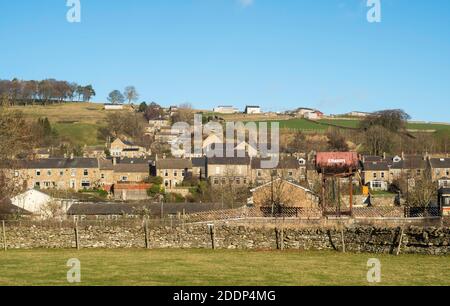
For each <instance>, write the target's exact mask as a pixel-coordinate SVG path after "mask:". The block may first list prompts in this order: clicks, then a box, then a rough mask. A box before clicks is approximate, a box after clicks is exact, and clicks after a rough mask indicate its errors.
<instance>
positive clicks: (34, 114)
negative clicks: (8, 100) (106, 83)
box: [13, 103, 107, 145]
mask: <svg viewBox="0 0 450 306" xmlns="http://www.w3.org/2000/svg"><path fill="white" fill-rule="evenodd" d="M13 109H16V110H20V111H22V112H23V113H24V114H25V115H26V116H27V117H29V118H32V119H36V120H37V119H38V118H40V117H47V118H48V119H49V120H50V123H51V124H52V126H53V127H55V128H56V130H57V131H58V133H59V135H60V136H61V137H62V139H63V140H68V141H71V142H72V143H74V144H77V145H85V144H86V145H97V144H102V143H104V141H103V140H99V139H97V130H98V128H99V127H101V126H102V125H104V122H105V118H106V114H107V112H106V111H105V110H104V109H103V105H102V104H96V103H66V104H56V105H46V106H16V107H13Z"/></svg>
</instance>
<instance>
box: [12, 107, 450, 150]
mask: <svg viewBox="0 0 450 306" xmlns="http://www.w3.org/2000/svg"><path fill="white" fill-rule="evenodd" d="M13 109H17V110H20V111H22V112H23V113H25V115H26V116H28V117H29V118H33V119H36V120H37V119H38V118H40V117H47V118H48V119H49V120H50V122H51V124H52V126H54V127H55V128H56V130H57V131H58V133H59V135H60V136H61V137H62V139H64V140H68V141H71V142H72V143H74V144H77V145H85V144H86V145H98V144H103V143H104V140H101V139H97V131H98V128H99V127H101V126H103V125H104V124H105V119H106V116H107V113H108V112H107V111H105V110H104V109H103V105H102V104H98V103H66V104H56V105H48V106H17V107H14V108H13ZM224 119H225V120H227V121H244V122H245V121H252V120H253V121H279V122H280V127H281V128H282V129H291V130H302V131H305V132H325V131H326V130H327V129H328V128H329V127H330V126H331V125H334V126H336V125H337V126H341V127H346V128H357V127H358V125H359V120H358V119H345V118H342V119H323V120H319V121H318V122H313V121H309V120H305V119H299V118H295V119H289V118H287V117H281V118H277V119H276V117H274V116H272V117H265V115H257V116H256V115H255V116H253V115H251V116H248V115H242V114H235V115H229V116H224ZM408 129H410V130H415V131H437V132H441V133H446V132H448V133H450V124H449V125H446V124H431V123H409V124H408Z"/></svg>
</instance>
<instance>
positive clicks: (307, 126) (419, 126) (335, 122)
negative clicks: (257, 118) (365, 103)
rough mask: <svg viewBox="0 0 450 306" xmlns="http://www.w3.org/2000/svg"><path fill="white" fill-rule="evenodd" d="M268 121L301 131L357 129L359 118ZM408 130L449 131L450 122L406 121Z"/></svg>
mask: <svg viewBox="0 0 450 306" xmlns="http://www.w3.org/2000/svg"><path fill="white" fill-rule="evenodd" d="M262 121H264V120H262ZM268 121H269V122H279V123H280V128H282V129H291V130H302V131H314V132H325V131H326V130H328V129H329V128H330V127H332V126H337V127H343V128H350V129H357V128H358V127H359V123H360V121H359V120H356V119H321V120H318V121H317V122H314V121H310V120H306V119H301V118H296V119H289V120H279V121H278V120H268ZM407 128H408V130H414V131H416V130H417V131H436V132H448V133H450V124H448V125H447V124H433V123H408V125H407Z"/></svg>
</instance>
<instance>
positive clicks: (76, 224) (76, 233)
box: [74, 221, 80, 251]
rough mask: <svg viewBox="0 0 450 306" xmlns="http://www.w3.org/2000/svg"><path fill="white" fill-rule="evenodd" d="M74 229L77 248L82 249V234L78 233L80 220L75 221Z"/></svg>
mask: <svg viewBox="0 0 450 306" xmlns="http://www.w3.org/2000/svg"><path fill="white" fill-rule="evenodd" d="M74 231H75V246H76V248H77V250H78V251H79V250H80V236H79V233H78V221H77V222H75V228H74Z"/></svg>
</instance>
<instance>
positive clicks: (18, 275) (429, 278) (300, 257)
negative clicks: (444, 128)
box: [0, 250, 450, 286]
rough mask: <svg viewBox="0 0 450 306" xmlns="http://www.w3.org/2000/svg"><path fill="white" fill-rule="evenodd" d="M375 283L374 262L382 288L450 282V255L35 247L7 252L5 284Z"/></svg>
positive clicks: (1, 270)
mask: <svg viewBox="0 0 450 306" xmlns="http://www.w3.org/2000/svg"><path fill="white" fill-rule="evenodd" d="M71 258H77V259H79V260H80V262H81V281H82V283H81V284H82V285H155V286H162V285H167V286H171V285H181V286H184V285H193V286H206V285H218V286H220V285H223V286H231V285H238V286H239V285H256V286H262V285H276V286H278V285H281V286H294V285H295V286H296V285H300V286H303V285H370V284H369V283H368V282H367V277H366V275H367V272H368V268H367V261H368V259H370V258H378V259H379V260H380V261H381V265H382V267H381V283H380V285H450V269H449V266H450V257H435V256H419V255H401V256H398V257H395V256H390V255H371V254H342V253H337V252H299V251H286V252H276V251H227V250H217V251H212V250H150V251H146V250H82V251H79V252H77V251H75V250H32V251H13V250H12V251H7V252H0V285H69V284H68V283H67V280H66V275H67V271H68V270H69V268H68V267H66V263H67V261H68V260H69V259H71Z"/></svg>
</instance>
